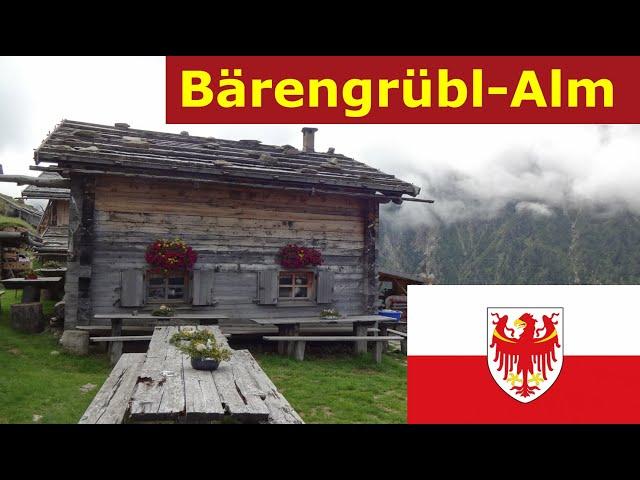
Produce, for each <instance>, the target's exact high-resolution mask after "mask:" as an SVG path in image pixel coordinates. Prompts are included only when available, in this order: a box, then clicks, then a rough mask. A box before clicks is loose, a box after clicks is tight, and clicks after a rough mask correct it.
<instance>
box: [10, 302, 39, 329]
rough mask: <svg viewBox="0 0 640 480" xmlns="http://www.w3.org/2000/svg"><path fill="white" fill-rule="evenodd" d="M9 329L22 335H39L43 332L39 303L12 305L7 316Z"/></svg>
mask: <svg viewBox="0 0 640 480" xmlns="http://www.w3.org/2000/svg"><path fill="white" fill-rule="evenodd" d="M9 318H10V324H11V328H13V329H14V330H17V331H19V332H23V333H40V332H42V331H43V330H44V315H43V313H42V304H41V303H35V302H34V303H14V304H13V305H11V313H10V315H9Z"/></svg>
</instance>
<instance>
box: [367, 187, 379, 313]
mask: <svg viewBox="0 0 640 480" xmlns="http://www.w3.org/2000/svg"><path fill="white" fill-rule="evenodd" d="M366 205H367V207H366V208H365V218H364V221H365V228H364V256H363V261H364V265H363V266H364V310H365V312H366V313H368V314H374V313H376V310H377V308H376V306H377V303H378V269H377V265H376V261H377V256H378V243H377V241H376V240H377V237H378V223H379V208H380V204H379V203H378V201H377V200H376V199H371V200H367V201H366Z"/></svg>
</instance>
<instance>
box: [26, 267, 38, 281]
mask: <svg viewBox="0 0 640 480" xmlns="http://www.w3.org/2000/svg"><path fill="white" fill-rule="evenodd" d="M22 278H24V279H25V280H37V279H38V274H37V273H36V271H35V270H32V269H28V270H25V271H24V272H23V273H22Z"/></svg>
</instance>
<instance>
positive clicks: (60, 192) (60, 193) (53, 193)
mask: <svg viewBox="0 0 640 480" xmlns="http://www.w3.org/2000/svg"><path fill="white" fill-rule="evenodd" d="M38 176H39V177H40V178H62V177H61V176H60V175H59V174H57V173H55V172H42V173H41V174H40V175H38ZM69 195H70V192H69V189H68V188H51V187H36V186H35V185H29V186H28V187H27V188H25V189H24V190H22V196H23V197H25V198H46V199H50V200H67V199H68V198H69Z"/></svg>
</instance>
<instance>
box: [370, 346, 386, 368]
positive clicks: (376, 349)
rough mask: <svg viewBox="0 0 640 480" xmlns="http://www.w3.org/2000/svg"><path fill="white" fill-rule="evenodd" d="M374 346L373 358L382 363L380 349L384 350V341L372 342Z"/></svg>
mask: <svg viewBox="0 0 640 480" xmlns="http://www.w3.org/2000/svg"><path fill="white" fill-rule="evenodd" d="M373 343H374V344H375V345H374V348H373V358H374V360H375V361H376V363H382V351H383V350H384V345H383V344H384V343H385V342H373Z"/></svg>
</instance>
